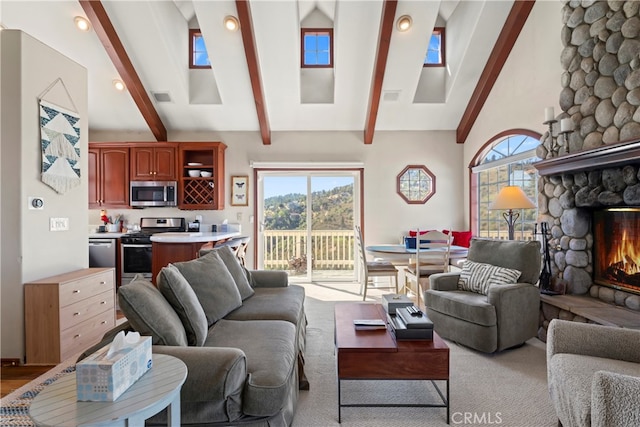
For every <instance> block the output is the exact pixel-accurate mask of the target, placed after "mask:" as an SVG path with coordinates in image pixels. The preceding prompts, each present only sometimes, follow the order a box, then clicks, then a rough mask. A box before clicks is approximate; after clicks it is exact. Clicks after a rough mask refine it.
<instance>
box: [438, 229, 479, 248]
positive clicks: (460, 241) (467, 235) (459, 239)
mask: <svg viewBox="0 0 640 427" xmlns="http://www.w3.org/2000/svg"><path fill="white" fill-rule="evenodd" d="M442 232H443V233H445V234H449V230H442ZM451 234H453V242H451V244H452V245H456V246H462V247H465V248H468V247H469V246H471V237H473V235H472V234H471V230H469V231H451Z"/></svg>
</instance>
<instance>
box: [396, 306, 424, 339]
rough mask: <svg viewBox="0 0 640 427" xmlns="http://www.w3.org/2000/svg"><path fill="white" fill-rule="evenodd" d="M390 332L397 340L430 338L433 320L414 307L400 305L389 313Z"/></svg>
mask: <svg viewBox="0 0 640 427" xmlns="http://www.w3.org/2000/svg"><path fill="white" fill-rule="evenodd" d="M389 324H390V325H391V332H392V333H393V334H394V335H395V337H396V339H398V340H432V339H433V322H431V320H430V319H429V318H428V317H427V315H426V314H424V313H423V312H422V311H420V310H417V309H416V308H415V307H413V306H410V307H400V308H397V309H396V315H395V316H393V315H389Z"/></svg>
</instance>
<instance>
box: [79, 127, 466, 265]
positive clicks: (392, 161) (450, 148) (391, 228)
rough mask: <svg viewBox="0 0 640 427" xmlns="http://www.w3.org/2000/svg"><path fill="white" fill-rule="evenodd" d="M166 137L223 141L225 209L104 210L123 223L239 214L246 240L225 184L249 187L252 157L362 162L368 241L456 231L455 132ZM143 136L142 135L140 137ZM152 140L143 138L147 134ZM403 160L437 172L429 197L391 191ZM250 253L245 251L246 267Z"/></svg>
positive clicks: (458, 149) (459, 217)
mask: <svg viewBox="0 0 640 427" xmlns="http://www.w3.org/2000/svg"><path fill="white" fill-rule="evenodd" d="M138 136H139V135H127V134H125V133H121V134H114V133H104V132H91V134H90V140H91V141H92V142H93V141H103V142H104V141H131V140H133V139H137V137H138ZM169 139H170V140H173V141H206V140H210V141H222V142H224V143H225V144H227V146H228V148H227V151H226V167H225V169H226V178H227V189H226V192H227V194H226V205H227V207H226V209H225V210H224V211H221V212H218V211H180V210H178V209H168V208H151V209H143V210H115V209H114V210H109V214H113V215H115V214H117V213H124V215H125V218H127V220H131V219H133V220H134V221H135V220H138V219H139V218H140V217H142V216H164V215H171V216H184V217H186V218H187V220H193V219H194V218H195V215H196V214H201V215H203V222H205V223H218V222H221V221H222V220H224V219H228V220H229V222H236V217H237V215H236V214H237V213H238V212H242V216H243V221H242V231H243V234H247V235H250V236H252V237H253V224H250V223H249V217H250V216H251V215H254V211H253V209H254V206H253V203H252V202H251V203H250V205H249V206H248V207H246V208H245V207H235V206H229V202H228V201H229V194H228V182H229V177H230V176H231V175H244V174H246V175H249V176H250V180H251V182H250V186H251V188H252V189H255V183H254V182H253V170H252V169H251V168H250V162H251V161H261V162H362V163H363V164H364V170H365V173H364V214H365V215H364V218H365V229H364V232H365V235H366V239H367V243H383V242H397V241H398V240H399V238H400V236H401V235H402V234H403V232H405V231H406V230H408V229H409V228H415V227H420V228H427V227H429V228H453V229H460V227H462V226H463V224H464V221H465V218H464V217H465V213H464V212H463V211H462V205H463V200H462V193H461V188H462V185H463V183H462V177H461V175H460V173H459V171H460V170H461V168H462V163H461V160H462V146H461V145H459V144H456V142H455V134H454V132H442V131H439V132H376V134H375V139H374V142H373V144H371V145H365V144H364V143H363V142H362V133H361V132H278V133H274V134H273V135H272V144H271V145H270V146H265V145H263V144H262V141H261V139H260V135H259V133H258V132H224V133H221V134H198V133H175V132H173V133H171V132H170V133H169ZM142 140H144V138H142ZM147 140H152V139H151V138H150V135H149V139H147ZM409 164H423V165H425V166H427V168H429V169H430V170H431V172H432V173H433V174H434V175H435V176H436V194H435V195H434V196H433V197H432V198H431V199H429V200H428V201H427V203H425V204H424V205H409V204H407V203H406V202H405V201H404V200H403V199H402V198H400V196H398V195H397V194H396V176H397V175H398V173H400V172H401V171H402V169H404V167H405V166H407V165H409ZM99 213H100V211H97V210H92V211H90V217H89V220H90V223H91V224H98V221H97V220H98V218H99ZM253 255H254V254H253V251H250V252H249V254H248V258H249V262H250V265H252V262H253Z"/></svg>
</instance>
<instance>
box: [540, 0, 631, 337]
mask: <svg viewBox="0 0 640 427" xmlns="http://www.w3.org/2000/svg"><path fill="white" fill-rule="evenodd" d="M562 22H563V28H562V31H561V39H562V40H561V41H562V43H563V46H564V47H563V50H562V53H561V56H560V58H559V59H560V63H561V66H562V68H563V73H562V75H561V76H560V83H561V90H560V94H559V105H560V107H561V109H562V113H561V114H560V115H558V116H557V117H556V118H555V119H556V120H557V121H558V122H559V121H561V120H562V119H567V118H570V119H571V122H572V123H573V129H574V131H573V132H571V133H569V134H561V135H559V136H556V134H557V133H558V130H559V129H557V128H556V127H555V125H557V123H555V125H554V127H553V129H550V131H552V132H546V133H545V134H544V135H543V136H542V138H541V140H540V146H539V147H538V149H537V155H538V157H540V158H541V159H544V160H542V161H540V162H538V163H537V165H536V168H537V169H538V172H539V174H540V181H539V183H538V184H539V186H538V187H539V189H540V190H539V194H538V207H539V215H540V216H539V218H538V219H539V221H545V222H547V224H548V225H549V229H550V234H551V236H550V240H549V247H550V248H551V270H552V271H551V273H552V277H553V280H554V282H553V283H554V284H555V285H557V286H561V287H563V288H565V290H566V294H567V295H559V296H545V295H543V296H542V297H543V304H542V311H541V320H540V321H541V331H540V333H539V336H540V338H541V339H544V337H543V336H544V335H545V333H546V325H547V324H548V322H549V320H550V319H552V318H556V317H560V318H565V319H567V320H576V321H596V322H598V323H607V318H606V316H604V317H598V316H599V315H598V314H597V313H602V312H604V311H606V310H607V309H610V310H611V313H610V314H611V315H612V316H613V317H614V318H615V317H616V314H617V313H623V314H624V315H625V316H627V317H625V318H623V319H621V318H616V319H615V320H614V321H611V322H610V324H616V325H618V326H623V325H631V326H633V325H635V324H636V323H634V322H636V317H637V318H638V319H640V295H639V294H636V293H635V292H631V289H625V288H618V289H616V288H614V287H610V286H603V285H601V284H597V283H594V258H593V255H594V254H593V251H594V231H593V230H592V219H593V213H594V211H596V210H597V209H602V208H607V207H640V2H635V1H592V0H589V1H585V0H581V1H578V0H569V1H566V2H565V4H564V6H563V9H562ZM620 141H623V142H620ZM627 290H628V291H627ZM594 301H597V302H598V304H600V305H601V304H605V305H606V306H605V307H599V306H598V304H595V303H594ZM587 306H589V307H587ZM576 307H579V308H576ZM616 307H619V308H616ZM620 308H624V310H620ZM576 313H580V314H576ZM585 313H591V315H592V318H589V317H585V316H586V314H585ZM594 313H595V314H594ZM583 314H585V315H583ZM637 325H638V326H640V321H639V322H637Z"/></svg>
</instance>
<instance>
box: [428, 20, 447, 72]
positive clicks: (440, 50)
mask: <svg viewBox="0 0 640 427" xmlns="http://www.w3.org/2000/svg"><path fill="white" fill-rule="evenodd" d="M444 53H445V42H444V27H436V28H434V29H433V33H432V34H431V39H430V40H429V46H428V47H427V54H426V55H425V57H424V66H425V67H444V66H445V65H446V63H445V55H444Z"/></svg>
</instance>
